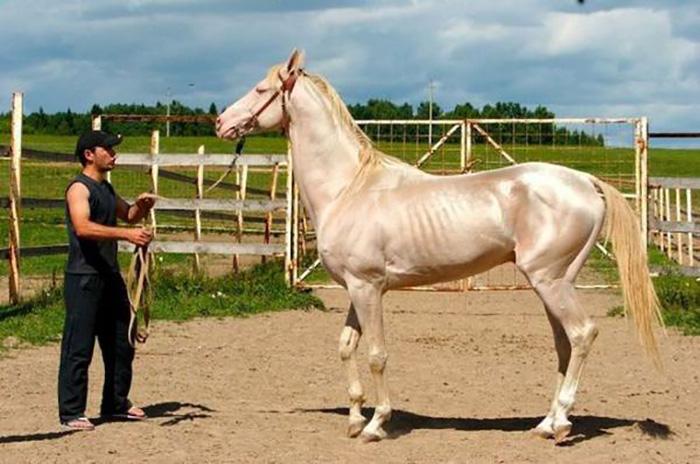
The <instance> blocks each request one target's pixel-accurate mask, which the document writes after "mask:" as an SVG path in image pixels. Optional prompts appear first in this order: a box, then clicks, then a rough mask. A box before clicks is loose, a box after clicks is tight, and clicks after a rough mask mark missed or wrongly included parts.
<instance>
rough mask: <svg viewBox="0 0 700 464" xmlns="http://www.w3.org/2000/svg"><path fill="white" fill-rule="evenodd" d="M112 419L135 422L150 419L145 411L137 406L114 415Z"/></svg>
mask: <svg viewBox="0 0 700 464" xmlns="http://www.w3.org/2000/svg"><path fill="white" fill-rule="evenodd" d="M112 417H116V418H118V419H127V420H133V421H140V420H144V419H148V416H147V415H146V413H145V412H143V409H141V408H137V407H136V406H132V407H130V408H129V409H128V410H127V411H126V412H121V413H117V414H112Z"/></svg>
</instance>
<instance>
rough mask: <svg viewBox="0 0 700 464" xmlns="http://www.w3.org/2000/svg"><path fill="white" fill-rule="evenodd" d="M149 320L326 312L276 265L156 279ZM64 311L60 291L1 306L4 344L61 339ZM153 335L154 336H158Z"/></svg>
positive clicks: (1, 347) (0, 335) (164, 274)
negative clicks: (289, 283) (233, 272)
mask: <svg viewBox="0 0 700 464" xmlns="http://www.w3.org/2000/svg"><path fill="white" fill-rule="evenodd" d="M153 282H154V288H153V303H152V306H151V316H152V317H153V318H154V319H161V320H173V321H186V320H189V319H193V318H196V317H211V316H213V317H228V316H235V317H245V316H249V315H252V314H258V313H262V312H269V311H281V310H286V309H311V308H317V309H324V306H323V303H322V302H321V300H320V299H318V298H317V297H315V296H314V295H312V294H311V293H307V292H301V291H298V290H295V289H290V288H288V287H287V285H286V283H285V281H284V275H283V273H282V266H281V264H280V263H278V262H269V263H267V264H264V265H257V266H254V267H252V268H250V269H248V270H246V271H244V272H241V273H240V274H236V275H225V276H222V277H216V278H214V277H206V276H203V275H198V276H192V275H188V274H183V273H177V272H175V271H173V270H172V269H170V270H165V271H159V272H158V274H157V275H155V276H154V280H153ZM64 314H65V310H64V305H63V295H62V291H61V289H57V288H54V289H48V290H45V291H43V292H41V293H40V294H39V295H37V296H36V297H34V298H32V299H31V300H28V301H26V302H24V303H22V304H20V305H18V306H7V305H6V306H0V352H2V351H3V350H4V349H6V348H5V347H4V345H3V343H2V342H5V341H6V340H7V338H8V337H13V338H14V339H15V342H14V343H13V344H17V342H20V343H28V344H32V345H41V344H45V343H49V342H55V341H58V340H60V338H61V331H62V328H63V318H64ZM156 336H157V335H156Z"/></svg>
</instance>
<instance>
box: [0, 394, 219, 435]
mask: <svg viewBox="0 0 700 464" xmlns="http://www.w3.org/2000/svg"><path fill="white" fill-rule="evenodd" d="M143 410H144V412H145V413H146V415H147V416H148V419H150V420H152V419H161V418H167V419H168V420H166V421H165V422H163V423H161V424H160V426H161V427H163V426H165V427H168V426H173V425H177V424H179V423H180V422H183V421H194V420H198V419H206V418H208V417H211V414H209V413H212V412H216V411H215V410H213V409H211V408H208V407H207V406H204V405H201V404H193V403H181V402H179V401H168V402H163V403H156V404H151V405H148V406H145V407H144V408H143ZM183 410H184V411H183ZM90 420H91V421H92V423H93V424H95V426H98V427H99V426H100V425H102V424H105V423H108V422H115V421H129V419H112V418H106V417H97V418H94V419H90ZM129 422H133V421H129ZM74 433H91V432H79V431H75V430H60V431H54V432H41V433H30V434H26V435H6V436H0V444H5V443H23V442H37V441H47V440H56V439H59V438H63V437H65V436H67V435H72V434H74Z"/></svg>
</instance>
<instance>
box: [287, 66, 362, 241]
mask: <svg viewBox="0 0 700 464" xmlns="http://www.w3.org/2000/svg"><path fill="white" fill-rule="evenodd" d="M289 112H290V117H291V121H292V122H291V125H290V129H289V139H290V141H291V143H292V158H293V163H294V176H295V178H296V181H297V184H298V185H299V190H300V193H301V197H302V201H303V202H304V206H305V207H306V209H307V213H308V214H309V216H310V218H311V221H312V222H313V224H314V226H316V227H317V226H318V218H319V217H320V216H321V215H322V214H323V212H324V211H325V209H326V207H327V206H328V205H329V204H330V203H331V202H332V201H333V200H334V199H336V198H337V197H338V195H340V193H341V192H342V191H343V190H344V189H345V188H346V187H347V186H348V185H349V184H350V182H352V179H353V177H354V176H355V174H356V172H357V169H358V166H359V148H360V146H359V143H358V142H357V141H356V140H355V138H354V136H353V135H352V134H350V131H349V129H348V128H346V127H344V125H342V124H338V123H337V122H336V121H335V120H334V116H333V114H332V110H331V108H330V106H329V102H328V100H327V98H326V97H325V96H323V95H321V93H320V91H318V90H317V89H316V88H315V87H314V85H313V84H312V83H311V82H308V80H307V79H300V80H299V81H298V82H297V86H296V87H295V89H294V92H293V94H292V97H291V98H290V101H289Z"/></svg>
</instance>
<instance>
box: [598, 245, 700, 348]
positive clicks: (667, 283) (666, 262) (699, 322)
mask: <svg viewBox="0 0 700 464" xmlns="http://www.w3.org/2000/svg"><path fill="white" fill-rule="evenodd" d="M648 253H649V265H650V266H656V267H660V268H661V269H663V271H662V274H661V275H659V276H657V277H653V278H652V281H653V282H654V288H655V289H656V294H657V295H658V297H659V302H660V303H661V308H662V311H661V314H662V316H663V319H664V323H665V324H666V325H668V326H673V327H677V328H678V329H679V330H680V331H681V332H682V333H683V334H685V335H700V280H698V279H696V278H694V277H686V276H683V275H681V274H680V273H679V272H678V267H679V266H678V264H677V263H676V262H674V261H672V260H670V259H669V258H668V257H667V256H666V255H665V254H664V253H663V252H661V251H660V250H659V249H658V248H656V247H649V250H648ZM623 314H624V312H623V308H622V306H616V307H614V308H612V309H611V310H610V311H608V316H612V317H616V316H622V315H623Z"/></svg>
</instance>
